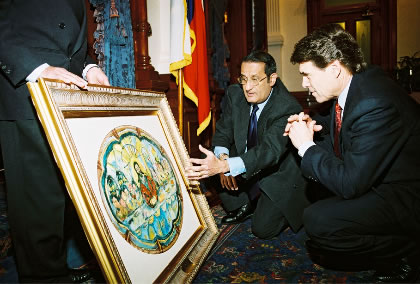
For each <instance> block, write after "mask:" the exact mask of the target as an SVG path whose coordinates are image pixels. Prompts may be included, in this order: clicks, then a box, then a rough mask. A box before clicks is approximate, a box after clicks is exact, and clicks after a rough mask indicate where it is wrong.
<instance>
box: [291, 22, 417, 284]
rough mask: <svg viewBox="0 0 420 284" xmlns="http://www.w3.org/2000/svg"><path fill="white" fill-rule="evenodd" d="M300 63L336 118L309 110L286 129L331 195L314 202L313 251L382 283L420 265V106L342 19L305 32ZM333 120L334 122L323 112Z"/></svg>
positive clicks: (309, 217)
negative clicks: (372, 59)
mask: <svg viewBox="0 0 420 284" xmlns="http://www.w3.org/2000/svg"><path fill="white" fill-rule="evenodd" d="M291 61H292V63H298V64H299V71H300V73H301V74H302V76H303V82H302V85H303V87H305V88H309V91H310V92H311V93H312V95H313V96H314V97H315V98H316V100H317V101H318V102H324V101H328V100H333V105H332V109H331V112H330V117H329V119H328V120H327V121H328V122H329V123H326V124H325V125H322V128H323V129H322V135H321V137H320V139H318V140H315V142H314V139H313V137H314V131H315V132H316V131H320V130H321V126H320V125H316V122H315V121H313V120H311V118H309V117H308V116H306V115H304V114H303V113H300V114H299V115H297V114H296V115H293V116H291V117H290V118H289V123H288V125H287V127H286V129H285V135H288V136H289V137H290V139H291V141H292V143H293V145H294V146H295V147H296V148H297V149H298V150H299V155H301V156H302V161H301V169H302V172H303V174H304V175H305V176H306V177H308V178H310V179H312V180H314V181H318V182H319V183H321V184H322V185H323V186H324V187H325V188H326V189H327V190H328V191H329V192H330V197H328V198H325V199H322V200H318V201H317V202H315V203H313V204H312V205H310V206H309V207H308V208H306V209H305V212H304V219H303V220H304V227H305V230H306V232H307V234H308V236H309V238H310V240H309V241H308V242H307V248H308V251H309V253H310V255H311V256H312V259H313V260H314V261H315V262H317V263H319V264H321V265H323V266H326V267H329V268H335V269H353V270H355V269H359V270H362V269H371V268H373V269H375V270H376V274H375V277H376V280H377V281H381V282H398V283H399V282H407V281H414V280H415V279H416V277H417V275H418V272H419V260H420V259H419V255H420V254H419V241H420V150H419V145H420V106H419V105H418V104H417V103H416V102H414V101H413V100H412V99H411V98H410V97H409V96H408V95H407V94H406V93H405V92H404V90H403V89H402V88H401V87H399V86H398V85H397V84H396V83H395V82H394V81H393V80H391V79H390V78H389V77H388V76H387V75H386V74H385V73H384V72H383V71H382V70H381V69H380V68H378V67H369V68H368V67H367V65H366V63H365V62H364V59H363V54H362V52H361V50H360V48H359V47H358V45H357V43H356V41H355V40H354V38H353V37H352V36H351V35H350V34H349V33H347V32H346V31H344V30H343V29H342V28H341V27H340V26H339V25H336V24H331V25H327V26H324V27H322V28H320V29H318V30H316V31H314V32H313V33H311V34H309V35H307V36H306V37H304V38H303V39H301V40H300V41H299V42H298V43H297V44H296V46H295V50H294V52H293V54H292V57H291ZM324 121H325V120H324Z"/></svg>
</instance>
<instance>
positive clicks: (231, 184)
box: [219, 173, 238, 190]
mask: <svg viewBox="0 0 420 284" xmlns="http://www.w3.org/2000/svg"><path fill="white" fill-rule="evenodd" d="M219 177H220V184H221V185H222V188H226V189H227V190H238V184H237V183H236V178H235V177H234V176H225V174H224V173H220V174H219Z"/></svg>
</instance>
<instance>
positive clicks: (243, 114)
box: [235, 99, 259, 153]
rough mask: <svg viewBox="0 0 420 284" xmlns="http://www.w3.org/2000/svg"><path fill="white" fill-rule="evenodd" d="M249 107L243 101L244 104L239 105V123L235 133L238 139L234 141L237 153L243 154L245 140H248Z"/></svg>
mask: <svg viewBox="0 0 420 284" xmlns="http://www.w3.org/2000/svg"><path fill="white" fill-rule="evenodd" d="M250 107H251V106H250V105H249V104H248V103H247V102H246V100H245V99H244V103H242V104H241V106H240V110H239V121H238V125H239V127H238V129H239V131H238V132H237V135H238V139H235V140H236V141H237V149H238V153H244V152H245V148H246V140H247V139H248V124H249V117H250ZM258 124H259V123H258ZM257 127H258V126H257ZM257 129H258V128H257Z"/></svg>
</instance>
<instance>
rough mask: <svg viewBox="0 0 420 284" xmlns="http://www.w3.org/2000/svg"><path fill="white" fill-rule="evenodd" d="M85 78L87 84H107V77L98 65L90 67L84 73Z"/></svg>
mask: <svg viewBox="0 0 420 284" xmlns="http://www.w3.org/2000/svg"><path fill="white" fill-rule="evenodd" d="M86 79H87V80H88V82H89V84H95V85H105V86H109V81H108V77H107V76H106V75H105V73H104V72H103V71H102V69H101V68H99V67H92V68H90V69H89V71H88V72H87V73H86Z"/></svg>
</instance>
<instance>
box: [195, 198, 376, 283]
mask: <svg viewBox="0 0 420 284" xmlns="http://www.w3.org/2000/svg"><path fill="white" fill-rule="evenodd" d="M212 211H213V214H214V216H215V219H216V223H218V226H219V228H220V230H221V234H220V237H219V239H218V241H217V243H216V245H215V246H214V248H213V249H212V251H211V252H210V254H209V256H208V258H207V260H206V261H205V263H204V265H203V266H202V267H201V269H200V271H199V273H198V274H197V276H196V278H195V280H194V283H369V282H371V280H370V279H371V277H372V274H373V272H372V271H362V272H340V271H332V270H327V269H324V268H322V267H320V266H318V265H316V264H314V263H312V261H311V260H310V259H309V257H308V256H307V254H306V249H305V247H304V242H305V240H306V234H305V232H304V230H300V231H299V232H298V233H297V234H294V233H293V232H292V231H291V230H290V229H287V230H286V231H285V232H283V233H282V234H280V235H279V236H278V237H276V238H274V239H271V240H261V239H257V238H256V237H254V236H253V235H252V233H251V220H250V219H249V220H247V221H246V222H244V223H242V224H239V225H229V226H226V225H220V224H219V223H220V220H221V218H222V217H223V216H224V214H225V213H224V211H223V209H222V208H221V207H220V206H215V207H213V208H212Z"/></svg>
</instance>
